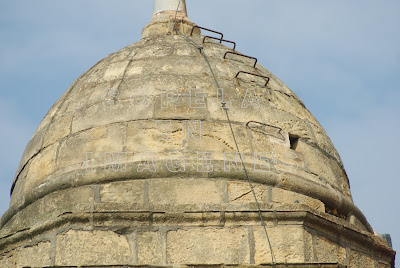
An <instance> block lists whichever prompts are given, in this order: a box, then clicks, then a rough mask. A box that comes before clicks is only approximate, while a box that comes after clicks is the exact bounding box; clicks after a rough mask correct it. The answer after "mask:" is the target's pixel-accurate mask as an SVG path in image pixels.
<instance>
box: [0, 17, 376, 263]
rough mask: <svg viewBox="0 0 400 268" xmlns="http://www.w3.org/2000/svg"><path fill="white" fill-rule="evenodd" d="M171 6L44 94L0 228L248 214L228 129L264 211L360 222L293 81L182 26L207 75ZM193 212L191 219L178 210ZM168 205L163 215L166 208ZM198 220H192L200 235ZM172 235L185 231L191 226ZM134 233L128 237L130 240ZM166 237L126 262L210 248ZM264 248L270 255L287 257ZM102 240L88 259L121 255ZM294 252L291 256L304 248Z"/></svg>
mask: <svg viewBox="0 0 400 268" xmlns="http://www.w3.org/2000/svg"><path fill="white" fill-rule="evenodd" d="M179 15H180V16H178V28H179V29H180V30H181V31H182V32H183V33H184V34H186V35H187V36H190V34H191V33H192V29H193V26H194V24H193V23H192V22H190V21H189V20H188V19H187V17H186V16H185V14H183V15H182V14H179ZM172 16H173V13H168V14H163V16H160V17H157V15H155V18H154V19H153V20H152V22H151V23H150V24H149V25H147V26H146V27H145V29H144V30H143V38H142V40H140V41H139V42H137V43H134V44H132V45H130V46H127V47H125V48H123V49H121V50H120V51H118V52H116V53H113V54H111V55H109V56H107V57H106V58H104V59H103V60H101V61H99V62H98V63H97V64H96V65H94V66H93V67H92V68H90V69H89V70H88V71H86V72H85V73H84V74H82V75H81V76H80V77H79V78H78V79H77V80H76V81H75V82H74V83H73V84H72V85H71V86H70V88H69V89H68V90H67V91H66V92H65V93H64V94H63V95H62V96H61V97H60V99H59V100H58V101H57V102H56V103H55V104H54V105H53V106H52V107H51V109H50V110H49V112H48V113H47V115H46V116H45V117H44V119H43V121H42V122H41V124H40V125H39V127H38V129H37V130H36V132H35V134H34V136H33V138H32V139H31V141H30V142H29V144H28V145H27V147H26V149H25V152H24V154H23V157H22V160H21V163H20V165H19V167H18V170H17V172H16V176H15V179H14V182H13V186H12V190H11V204H10V208H9V210H8V211H7V212H6V213H5V215H4V216H3V217H2V221H1V225H2V229H1V232H0V234H1V236H2V237H5V236H7V235H10V234H15V233H18V232H20V233H23V232H24V230H29V232H34V231H36V232H39V231H38V230H50V229H51V228H53V227H52V226H55V225H57V226H64V225H63V223H60V219H61V218H62V217H72V218H73V219H72V218H68V219H69V220H65V221H68V222H69V223H70V224H71V225H72V226H74V224H78V223H82V224H84V225H85V226H91V228H89V229H90V230H92V231H93V230H97V229H96V228H98V231H97V232H100V231H99V230H100V229H101V230H103V229H107V228H108V229H107V230H112V231H113V232H114V233H113V235H115V237H114V236H113V237H114V238H115V239H119V238H118V237H119V235H121V234H126V233H130V232H133V230H134V229H135V228H136V227H138V226H139V227H140V228H143V226H144V225H145V224H144V222H146V221H147V220H149V221H150V222H151V226H156V225H157V224H156V222H162V223H163V224H169V223H171V222H174V224H175V225H176V224H177V223H176V222H178V223H182V222H185V223H188V224H189V225H196V224H197V223H196V222H197V221H199V222H201V223H200V225H201V224H204V225H205V226H219V227H222V226H227V225H229V224H228V222H229V221H232V222H237V221H240V219H241V218H240V217H241V216H240V215H242V214H243V215H244V214H246V213H253V214H251V215H254V212H255V211H256V203H255V201H254V198H253V196H252V195H251V191H250V188H249V183H248V181H247V178H246V174H245V172H244V170H243V167H242V166H241V164H240V157H239V156H238V154H237V147H236V143H237V146H238V148H239V150H240V152H241V154H242V157H243V162H244V164H245V166H246V169H247V171H248V174H249V178H250V179H251V180H252V182H253V183H254V189H255V194H256V196H257V198H258V201H259V203H260V207H261V209H262V210H263V211H265V213H267V216H266V219H267V220H268V219H272V218H273V217H275V219H277V218H279V215H278V214H279V213H280V212H281V213H283V214H282V215H286V214H284V213H287V212H288V211H292V212H296V211H297V212H300V211H306V212H311V213H313V215H318V217H324V218H326V219H328V220H329V221H330V222H339V223H340V225H341V226H346V228H348V229H349V230H353V229H354V230H358V232H362V233H364V234H367V233H370V234H369V236H372V233H371V232H372V229H371V227H370V226H369V224H368V222H367V220H366V219H365V217H364V216H363V214H362V213H361V212H360V210H359V209H358V208H357V207H356V206H355V205H354V203H353V201H352V197H351V193H350V187H349V181H348V178H347V175H346V172H345V169H344V167H343V163H342V161H341V159H340V156H339V154H338V152H337V151H336V149H335V147H334V146H333V144H332V142H331V140H330V139H329V137H328V135H327V134H326V132H325V131H324V129H323V127H322V126H321V125H320V124H319V123H318V121H317V120H316V119H315V118H314V116H313V115H312V114H311V113H310V112H309V111H308V110H307V108H306V107H305V105H304V104H303V102H302V101H301V100H300V99H299V98H298V97H297V96H296V94H294V92H292V91H291V90H290V89H289V88H288V87H287V86H285V85H284V84H283V83H282V82H281V81H280V80H279V79H278V78H277V77H275V76H274V75H273V74H271V73H270V72H269V71H268V70H267V69H265V68H264V67H262V66H261V65H260V64H259V63H255V62H256V60H255V59H253V58H248V57H243V56H242V55H241V54H240V53H239V52H237V51H234V50H233V49H232V48H231V47H228V46H225V45H223V44H221V42H220V40H215V39H212V38H206V39H204V37H205V35H201V34H200V29H199V28H194V31H193V33H192V35H191V38H192V39H193V40H194V41H195V42H197V43H198V44H201V45H202V50H203V51H204V53H205V54H206V55H207V57H208V60H209V63H210V66H211V68H212V70H213V72H214V74H215V77H216V79H217V81H218V83H219V89H218V88H217V86H216V84H215V81H214V78H213V75H212V73H211V71H210V68H209V66H208V64H207V62H206V60H205V58H204V57H203V56H202V54H201V53H200V51H199V49H198V48H196V47H195V46H193V44H191V43H190V42H188V41H187V40H186V39H184V38H183V37H182V36H180V35H178V34H176V32H175V30H174V20H173V19H172ZM203 34H205V31H204V30H203ZM217 39H218V38H217ZM203 42H204V43H203ZM253 74H255V75H253ZM222 101H224V102H225V103H226V107H227V112H228V114H229V120H230V121H228V119H227V117H226V114H225V110H224V108H223V107H222V106H221V102H222ZM231 128H232V130H233V133H234V135H235V140H236V141H235V140H234V138H233V136H232V133H231ZM139 212H140V213H141V214H140V213H139ZM228 212H230V213H231V214H229V213H228ZM269 212H270V213H272V214H268V213H269ZM135 213H136V214H135ZM196 213H199V215H200V216H199V217H200V218H199V219H197V218H196V219H192V218H190V217H194V216H195V215H196ZM277 213H278V214H277ZM133 214H135V215H136V216H135V217H133V216H132V215H133ZM139 214H140V216H137V215H139ZM170 214H171V215H175V216H168V217H167V216H166V215H170ZM149 215H150V216H149ZM228 215H231V216H230V218H229V217H228ZM246 215H247V214H246ZM249 215H250V214H249ZM273 215H275V216H273ZM277 215H278V216H277ZM296 215H297V214H296ZM74 217H75V218H74ZM249 217H250V216H249ZM251 217H253V216H251ZM251 217H250V218H251ZM254 217H255V216H254ZM254 217H253V218H254ZM282 217H284V216H282ZM296 217H297V216H296ZM133 218H134V219H133ZM221 218H223V219H221ZM253 218H252V219H253ZM255 218H257V217H255ZM244 221H245V220H244ZM271 221H272V220H271ZM93 226H97V227H93ZM59 228H61V227H59ZM63 228H64V227H63ZM152 228H154V227H152ZM341 228H344V227H341ZM179 230H180V229H179ZM179 230H177V231H176V230H175V233H171V234H170V236H168V235H167V239H169V240H168V241H173V240H174V239H176V240H177V241H181V240H179V239H180V233H179ZM207 230H208V229H207ZM207 230H206V231H204V233H203V231H198V230H197V231H194V232H200V233H198V234H199V235H200V234H204V235H205V236H209V237H212V236H213V233H212V232H210V233H208V231H207ZM224 230H225V229H224ZM229 230H230V229H229ZM246 230H247V229H246ZM74 232H77V231H76V230H72V229H71V230H69V231H68V232H66V233H63V234H62V235H63V236H62V237H61V238H58V236H57V239H56V241H57V242H54V243H57V245H58V243H59V241H61V242H60V243H62V241H64V240H65V241H66V239H67V238H68V237H74V239H73V240H74V241H77V240H79V239H78V238H77V237H81V236H78V235H76V233H74ZM115 232H116V233H117V234H118V235H116V234H115ZM163 232H164V234H165V232H166V231H165V230H164V231H163ZM182 232H183V231H182ZM185 232H186V231H185ZM245 233H246V234H245ZM245 233H243V237H244V235H246V236H247V231H246V232H245ZM168 234H169V233H168ZM238 234H240V235H238ZM75 235H76V236H75ZM93 235H94V237H97V236H99V235H97V234H93ZM241 235H242V233H241V231H238V233H236V231H235V232H233V233H230V231H229V232H228V233H227V236H229V237H236V236H237V239H238V240H237V241H236V240H235V241H236V242H235V243H236V244H237V243H239V244H240V243H242V242H243V241H242V240H241V239H242V238H241ZM253 236H256V237H257V235H256V234H253ZM135 237H136V236H135ZM185 237H189V238H188V239H189V241H191V239H192V240H196V239H197V238H195V237H196V235H195V233H191V234H189V233H185ZM114 238H112V237H110V239H109V241H113V239H114ZM15 239H17V238H15ZM63 239H64V240H63ZM146 239H147V240H146V241H148V239H150V240H151V239H153V240H154V239H155V238H154V237H153V236H151V237H147V238H146ZM235 239H236V238H235ZM128 240H129V239H128ZM256 240H257V238H256ZM12 241H17V240H12ZM38 241H39V240H38ZM135 241H136V240H135ZM181 242H182V241H181ZM7 243H8V244H7ZM7 243H6V245H11V244H12V242H7ZM13 243H14V242H13ZM124 243H125V242H124ZM135 243H136V244H135V245H136V247H138V248H140V247H141V246H140V245H141V244H140V241H139V240H137V242H135ZM166 243H167V246H166V247H167V250H166V253H163V254H161V255H160V256H159V255H157V253H155V252H153V251H151V249H148V248H146V250H147V251H146V252H147V253H143V254H142V255H141V253H140V250H139V249H138V250H139V251H138V252H139V253H136V260H135V261H136V263H150V264H160V263H164V264H176V263H191V261H193V260H194V262H195V263H196V262H197V263H214V262H213V261H212V260H211V259H213V256H214V255H213V254H214V253H213V252H214V251H213V252H211V251H210V252H208V251H204V252H203V253H202V254H203V255H202V254H200V255H196V257H195V258H194V257H193V255H190V254H189V253H190V252H196V249H188V248H189V247H186V244H185V242H182V243H183V247H186V248H185V249H182V248H180V247H179V245H178V244H179V243H174V246H168V242H166ZM232 243H233V242H232ZM235 243H233V244H235ZM255 243H256V244H257V243H258V242H255ZM72 244H73V243H72ZM117 244H119V245H121V244H123V243H122V242H118V243H117ZM127 244H129V242H127ZM222 244H223V243H222ZM68 245H69V244H68ZM223 246H225V247H227V248H228V250H229V249H230V250H231V253H230V254H227V255H226V256H225V257H224V258H222V259H218V258H217V259H218V261H217V263H242V262H244V263H251V258H253V263H254V261H255V262H256V263H257V262H268V261H269V260H268V255H265V254H266V253H265V252H264V253H262V254H261V253H260V254H261V255H257V254H256V255H255V256H256V257H254V256H253V257H251V253H248V251H246V250H244V251H243V250H242V249H240V250H239V251H238V249H236V248H234V246H233V245H232V244H228V245H224V244H223ZM71 247H72V246H71ZM164 247H165V245H164ZM230 247H231V248H230ZM64 249H65V247H64ZM120 251H121V250H120ZM215 251H217V252H218V249H215ZM278 251H279V249H277V253H276V254H277V255H278V257H277V259H278V261H279V260H280V261H282V262H283V261H285V260H286V261H288V260H289V262H290V260H291V259H290V257H288V256H286V255H285V256H286V257H279V256H280V255H279V252H278ZM58 252H59V251H57V249H56V253H55V254H56V255H55V257H54V258H53V262H54V263H55V264H57V265H73V263H72V264H71V263H69V261H68V259H69V258H70V257H71V256H73V255H74V254H78V253H77V251H74V249H71V250H70V251H68V252H70V253H68V254H70V255H67V256H64V257H62V254H61V255H57V254H58ZM121 252H124V251H123V250H122V251H121ZM149 252H150V253H149ZM151 252H153V253H154V254H153V255H152V256H153V257H151V256H150V255H151ZM185 252H186V253H187V254H186V253H185ZM188 252H189V253H188ZM109 254H111V255H112V254H114V255H112V256H111V255H110V256H108V257H107V256H106V255H107V254H100V253H99V254H98V258H100V260H98V259H97V260H96V261H94V262H93V263H95V264H104V263H105V264H110V265H111V264H122V263H128V262H129V261H130V260H131V259H130V258H131V257H126V256H124V253H120V255H118V254H117V253H115V252H113V251H112V250H111V251H110V253H109ZM121 254H122V255H121ZM215 254H217V253H215ZM243 254H244V255H243ZM246 254H250V255H246ZM263 254H264V255H265V256H264V255H263ZM301 254H303V253H301ZM294 255H295V257H294V260H293V261H296V262H300V261H301V260H302V261H305V259H306V258H307V257H306V256H303V255H302V256H300V257H299V256H297V255H296V254H294ZM58 256H61V257H58ZM154 256H155V257H154ZM249 256H250V257H249ZM102 258H108V259H112V260H113V261H111V262H107V261H106V260H105V259H104V260H103V259H102ZM193 258H194V259H193ZM196 258H197V259H196ZM249 258H250V259H249ZM254 258H255V260H254ZM257 258H258V259H257ZM88 262H90V261H89V260H86V262H83V263H81V264H82V265H83V264H87V263H88ZM97 262H98V263H97ZM54 263H53V264H54ZM77 265H78V264H77Z"/></svg>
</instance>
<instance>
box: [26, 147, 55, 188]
mask: <svg viewBox="0 0 400 268" xmlns="http://www.w3.org/2000/svg"><path fill="white" fill-rule="evenodd" d="M57 147H58V144H53V145H50V146H49V147H47V148H45V149H43V151H41V152H40V153H39V154H37V155H36V156H35V157H34V158H33V159H32V163H31V165H30V166H29V171H28V173H27V179H26V182H25V185H24V192H25V193H26V192H29V191H31V190H32V188H34V187H35V186H39V184H42V183H44V182H45V179H46V177H47V176H48V175H50V174H51V173H53V172H54V171H55V169H56V153H57Z"/></svg>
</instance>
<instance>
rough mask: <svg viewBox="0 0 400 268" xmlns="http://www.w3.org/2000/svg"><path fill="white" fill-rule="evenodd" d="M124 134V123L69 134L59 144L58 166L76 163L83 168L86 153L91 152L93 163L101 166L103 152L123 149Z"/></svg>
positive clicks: (115, 151)
mask: <svg viewBox="0 0 400 268" xmlns="http://www.w3.org/2000/svg"><path fill="white" fill-rule="evenodd" d="M125 135H126V126H125V125H124V124H113V125H108V126H105V127H98V128H94V129H91V130H90V131H88V132H86V133H80V134H78V135H74V136H71V137H69V138H68V139H67V140H65V141H64V142H62V143H61V145H60V148H59V152H58V157H57V165H58V168H59V169H61V168H64V167H68V166H72V165H78V164H79V167H81V168H85V164H86V157H87V155H86V154H87V153H93V158H94V162H95V163H94V164H95V165H96V164H97V165H98V166H102V167H103V166H104V162H105V153H107V152H110V153H116V154H117V153H120V152H122V151H123V147H124V140H125ZM77 148H79V150H77Z"/></svg>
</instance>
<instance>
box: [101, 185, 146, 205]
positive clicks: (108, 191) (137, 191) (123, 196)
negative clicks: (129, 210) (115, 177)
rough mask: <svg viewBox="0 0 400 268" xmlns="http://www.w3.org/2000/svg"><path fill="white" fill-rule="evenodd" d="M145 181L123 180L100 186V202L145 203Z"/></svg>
mask: <svg viewBox="0 0 400 268" xmlns="http://www.w3.org/2000/svg"><path fill="white" fill-rule="evenodd" d="M143 201H144V200H143V181H121V182H112V183H108V184H103V185H101V186H100V202H105V203H143Z"/></svg>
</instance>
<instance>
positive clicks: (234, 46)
mask: <svg viewBox="0 0 400 268" xmlns="http://www.w3.org/2000/svg"><path fill="white" fill-rule="evenodd" d="M207 38H211V39H215V40H220V39H219V38H216V37H213V36H209V35H206V36H204V38H203V44H204V42H205V41H206V39H207ZM222 42H226V43H231V44H233V51H235V49H236V42H233V41H229V40H226V39H222Z"/></svg>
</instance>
